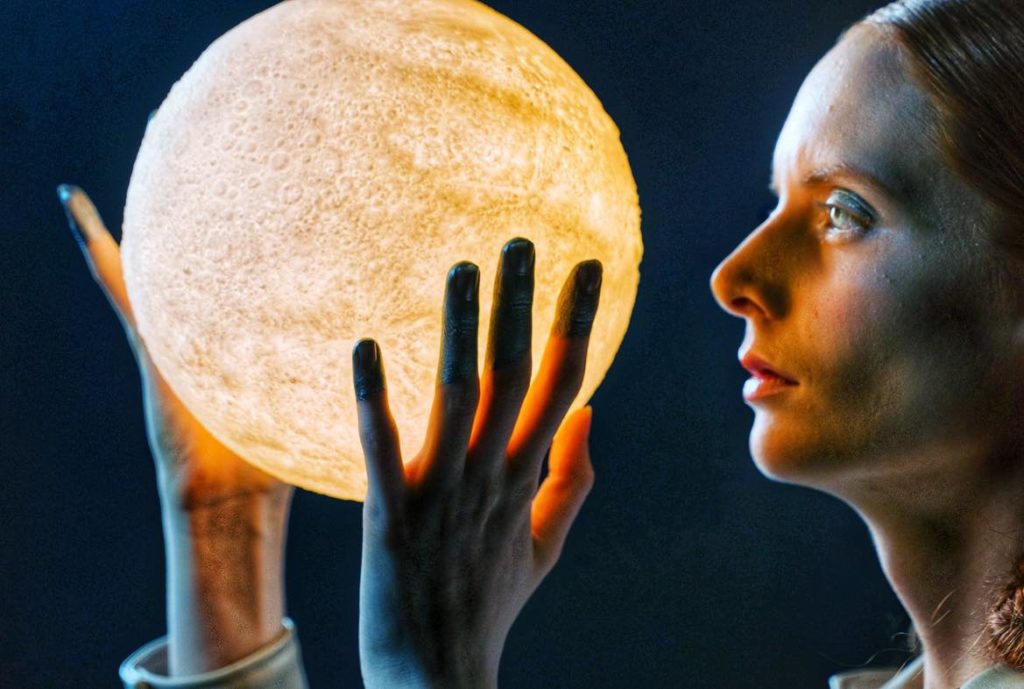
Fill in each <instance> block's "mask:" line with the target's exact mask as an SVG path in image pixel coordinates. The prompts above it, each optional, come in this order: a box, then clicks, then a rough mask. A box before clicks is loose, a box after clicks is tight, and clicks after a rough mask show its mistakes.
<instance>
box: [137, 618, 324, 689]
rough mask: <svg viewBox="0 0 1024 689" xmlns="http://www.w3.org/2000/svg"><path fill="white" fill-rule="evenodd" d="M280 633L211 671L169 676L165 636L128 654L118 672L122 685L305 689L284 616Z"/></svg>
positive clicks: (295, 646)
mask: <svg viewBox="0 0 1024 689" xmlns="http://www.w3.org/2000/svg"><path fill="white" fill-rule="evenodd" d="M283 626H284V629H283V631H282V632H281V634H280V635H279V636H278V637H277V638H276V639H274V640H273V641H271V642H270V643H269V644H267V645H266V646H264V647H263V648H260V649H258V650H257V651H255V652H253V653H252V654H250V655H248V656H246V657H245V658H242V659H240V660H236V661H235V662H233V663H231V664H230V665H226V666H224V667H222V668H217V669H216V670H211V671H210V672H204V673H201V674H198V675H180V676H176V677H171V676H169V675H168V669H167V637H161V638H159V639H157V640H156V641H151V642H150V643H148V644H146V645H145V646H143V647H142V648H140V649H139V650H137V651H135V652H134V653H132V654H131V655H130V656H128V657H127V658H126V659H125V661H124V662H123V663H121V668H120V671H119V674H120V675H121V682H123V683H124V686H125V689H307V684H306V674H305V671H304V670H303V668H302V655H301V652H300V649H299V639H298V636H297V635H296V633H295V624H294V623H293V622H292V621H291V620H290V619H288V618H287V617H286V618H284V620H283Z"/></svg>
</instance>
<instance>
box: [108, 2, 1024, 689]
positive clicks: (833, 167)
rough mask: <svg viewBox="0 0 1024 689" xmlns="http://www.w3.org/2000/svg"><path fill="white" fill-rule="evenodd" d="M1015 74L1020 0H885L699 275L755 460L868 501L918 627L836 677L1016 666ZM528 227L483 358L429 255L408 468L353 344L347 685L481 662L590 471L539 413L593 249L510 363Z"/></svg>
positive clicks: (890, 571)
mask: <svg viewBox="0 0 1024 689" xmlns="http://www.w3.org/2000/svg"><path fill="white" fill-rule="evenodd" d="M1022 90H1024V8H1022V7H1020V6H1018V4H1017V3H1016V2H1015V1H1014V0H912V1H906V2H898V3H894V4H893V5H890V6H889V7H887V8H885V9H883V10H880V11H879V12H877V13H876V14H874V15H872V16H871V17H869V18H867V19H866V20H864V21H863V22H861V23H859V24H858V25H856V26H855V27H853V28H852V29H851V30H849V31H848V32H847V33H846V34H844V36H843V37H842V38H841V39H840V41H839V42H838V44H837V45H836V46H835V47H834V48H833V49H832V50H831V51H830V52H829V53H828V54H827V55H826V56H825V57H824V58H823V59H822V60H821V62H819V64H818V65H817V66H816V67H815V68H814V70H812V72H811V73H810V75H809V76H808V77H807V79H806V81H805V82H804V84H803V86H802V87H801V89H800V92H799V93H798V95H797V97H796V101H795V102H794V105H793V108H792V110H791V112H790V115H789V117H788V118H787V121H786V124H785V125H784V127H783V130H782V133H781V135H780V137H779V140H778V143H777V146H776V150H775V155H774V161H773V178H774V179H773V187H774V189H775V191H776V193H777V194H778V196H779V202H778V205H777V207H776V209H775V210H774V212H773V213H772V214H771V216H770V217H769V218H768V219H766V220H765V221H764V222H763V223H762V224H761V225H760V226H759V227H758V228H756V229H755V230H754V231H753V232H752V233H751V234H750V236H749V237H748V238H747V239H746V240H745V241H744V242H743V243H742V244H741V245H740V246H739V247H738V248H737V249H736V250H735V251H734V252H733V253H732V254H731V255H730V256H729V257H728V258H726V259H725V260H724V261H723V262H722V264H721V265H720V266H719V267H718V268H717V269H716V271H715V272H714V275H713V276H712V290H713V292H714V296H715V298H716V299H717V300H718V302H719V303H720V304H721V305H722V307H723V308H725V309H726V310H727V311H728V312H730V313H732V314H734V315H736V316H739V317H742V318H743V319H744V320H745V322H746V337H745V339H744V342H743V344H742V345H741V348H740V356H741V360H742V363H743V365H744V366H745V367H747V368H748V369H750V371H751V373H752V374H753V377H752V378H751V379H750V380H749V381H748V382H747V384H746V385H745V386H744V397H745V399H746V401H747V402H748V404H750V405H751V406H752V407H753V409H754V411H755V422H754V426H753V429H752V431H751V436H750V447H751V454H752V455H753V458H754V460H755V462H756V464H757V466H758V467H759V468H760V470H761V471H762V472H763V473H765V474H766V475H767V476H769V477H771V478H774V479H776V480H780V481H787V482H791V483H797V484H801V485H806V486H812V487H815V488H818V489H820V490H823V491H826V492H828V493H830V494H832V495H835V496H836V497H838V498H840V499H841V500H843V501H845V502H846V503H848V504H849V505H850V506H851V507H853V508H854V509H855V510H856V511H857V512H858V513H859V514H860V515H861V516H862V517H863V518H864V520H865V521H866V523H867V524H868V526H869V528H870V530H871V533H872V536H873V538H874V542H875V544H876V547H877V550H878V554H879V557H880V559H881V562H882V565H883V569H884V571H885V573H886V575H887V577H888V578H889V580H890V582H891V583H892V585H893V587H894V589H895V591H896V593H897V594H898V595H899V597H900V599H901V601H902V602H903V604H904V606H905V607H906V609H907V611H908V612H909V614H910V616H911V618H912V620H913V623H914V627H915V629H916V632H917V634H918V635H919V637H920V640H921V645H922V648H923V652H922V653H921V655H920V656H919V658H918V659H917V660H915V661H914V662H913V663H911V664H910V665H909V666H908V667H906V668H904V669H903V670H902V671H901V672H900V673H899V674H898V675H897V676H896V677H894V678H892V679H891V680H890V681H888V683H885V680H883V679H878V677H877V674H876V675H872V676H870V677H869V676H867V675H864V676H860V677H850V676H847V677H837V678H835V680H834V686H844V683H845V685H850V686H854V684H853V683H856V684H855V686H858V687H861V686H865V687H866V686H872V687H878V686H881V685H882V684H883V683H884V684H885V687H886V689H897V688H899V689H907V688H910V687H915V688H924V689H947V688H950V687H963V688H964V689H968V688H969V689H982V688H992V687H999V688H1002V687H1018V686H1020V687H1024V566H1022V558H1021V556H1022V554H1024V475H1022V474H1024V461H1022V460H1024V448H1022V441H1024V438H1022V433H1021V430H1022V429H1024V426H1022V424H1020V423H1019V422H1018V418H1017V414H1018V412H1019V410H1020V409H1021V401H1022V400H1021V397H1022V392H1024V390H1022V385H1021V384H1020V382H1021V381H1024V266H1022V264H1021V259H1022V258H1024V257H1022V256H1021V255H1020V254H1021V247H1022V246H1024V109H1022V108H1021V106H1020V101H1019V93H1020V92H1021V91H1022ZM115 249H116V247H114V248H109V250H108V254H107V256H108V259H109V257H116V254H115V253H114V251H115ZM530 251H531V247H530V246H529V244H528V243H527V242H524V241H521V240H520V241H515V242H512V243H511V244H510V246H508V247H507V248H506V251H505V261H504V262H503V273H502V276H501V277H499V280H498V285H497V287H498V292H499V295H501V298H500V299H497V300H496V307H495V308H496V309H497V313H496V321H497V322H498V323H499V325H498V326H496V327H495V328H494V329H492V332H491V336H490V338H489V343H488V360H487V362H485V366H484V374H483V376H482V377H481V378H480V380H477V376H476V370H477V369H476V362H475V361H474V353H475V347H474V346H472V345H473V343H474V342H475V341H476V332H475V330H476V301H475V297H476V290H477V285H476V277H475V270H474V269H473V268H472V267H471V266H460V267H457V269H455V270H453V272H452V274H451V275H450V279H449V289H448V292H447V295H446V300H445V309H446V313H447V316H448V317H447V318H446V323H447V324H448V326H447V327H446V332H445V339H444V343H443V345H442V362H441V367H440V370H441V374H440V376H439V380H438V386H437V389H436V391H435V407H434V409H435V412H434V414H433V415H432V420H431V426H430V430H429V431H428V434H427V442H426V443H425V444H424V448H423V450H422V451H421V452H420V454H419V455H418V456H417V457H416V458H414V459H413V460H412V461H409V462H408V463H406V465H405V467H404V469H403V464H402V459H401V458H400V457H399V456H398V450H397V448H398V442H397V438H396V435H395V425H394V423H393V421H392V419H391V417H390V414H389V412H388V406H387V387H386V384H385V379H384V375H383V364H382V356H381V353H380V351H379V349H378V348H377V346H376V345H375V344H374V343H372V342H362V343H360V344H359V345H358V346H357V348H356V350H355V352H354V368H355V378H356V394H357V397H358V399H359V416H360V419H359V423H360V430H361V436H362V439H363V444H364V451H365V454H366V460H367V470H368V473H369V476H370V493H369V495H368V497H367V502H366V507H365V510H364V554H363V567H364V570H363V573H364V576H363V580H362V588H361V611H360V616H361V617H360V646H361V648H360V652H361V657H362V661H363V673H364V677H365V679H366V683H367V686H369V687H406V686H409V687H413V686H415V687H423V686H445V687H486V686H494V685H496V678H497V668H498V663H499V660H500V656H501V649H502V645H503V643H504V639H505V636H506V634H507V632H508V630H509V628H510V626H511V624H512V622H513V620H514V619H515V617H516V615H517V614H518V612H519V611H520V610H521V608H522V606H523V604H524V603H525V601H526V600H527V599H528V598H529V596H530V595H531V594H532V592H533V591H534V590H535V588H536V586H537V585H538V584H539V582H540V580H541V579H542V578H543V577H544V575H545V574H546V573H547V571H549V569H550V567H551V566H552V565H553V564H554V562H555V561H556V560H557V558H558V553H559V550H560V547H561V544H562V543H563V541H564V538H565V535H566V532H567V530H568V528H569V526H570V525H571V523H572V521H573V519H574V517H575V514H576V512H577V511H578V509H579V507H580V505H581V503H582V501H583V500H584V499H585V496H586V494H587V492H588V490H589V488H590V486H591V483H592V480H593V472H592V470H591V467H590V462H589V457H588V451H587V440H586V437H587V430H588V427H589V411H588V410H583V411H580V412H577V413H576V414H575V415H573V416H571V417H569V419H568V420H567V421H566V422H565V423H564V424H562V425H561V430H560V431H559V432H558V434H557V435H556V434H555V429H556V428H558V427H559V424H561V422H562V417H563V415H564V414H565V412H566V410H567V408H568V405H569V403H570V401H571V399H572V398H573V397H574V395H575V391H576V389H577V387H578V384H579V379H580V376H581V373H582V367H583V362H584V358H585V352H586V342H587V336H588V333H589V325H590V323H591V322H592V319H593V315H594V309H595V308H596V304H597V294H598V288H599V269H598V266H596V265H593V264H590V265H584V266H581V267H579V268H578V269H577V270H576V271H575V274H574V276H572V277H571V279H570V281H569V282H568V283H567V288H566V289H565V290H564V291H563V300H562V307H561V311H562V317H561V318H560V319H559V323H560V326H559V327H558V328H557V329H556V332H554V333H553V334H552V335H553V336H552V338H551V340H550V342H549V345H548V348H547V351H546V352H545V358H544V363H543V365H542V370H541V373H540V374H539V376H538V378H537V380H536V381H535V382H534V384H533V385H532V386H530V387H529V389H527V384H528V380H527V376H528V371H529V370H530V366H529V360H528V357H529V352H528V350H526V348H525V346H524V344H523V343H525V342H527V341H528V340H529V337H528V327H529V324H528V321H527V320H524V318H523V313H522V312H523V311H524V309H523V308H521V305H522V304H523V303H524V302H525V301H527V297H528V294H529V293H530V291H531V285H530V284H529V283H530V280H529V275H530V269H531V267H530V262H529V260H528V258H529V253H530ZM523 253H525V254H527V257H526V258H524V257H523V256H522V254H523ZM96 255H97V254H95V253H94V254H93V256H94V257H95V256H96ZM523 261H525V265H527V266H528V268H527V269H526V270H525V274H524V275H520V272H523V271H521V270H519V269H518V268H517V267H521V266H523V265H524V263H523ZM115 263H116V262H113V263H111V265H114V264H115ZM513 268H516V269H515V270H510V269H513ZM111 270H112V273H113V272H116V270H114V269H111ZM512 273H514V275H512ZM115 283H116V281H115ZM104 284H106V285H108V290H110V289H111V288H110V284H111V283H104ZM118 285H119V283H117V284H115V287H117V286H118ZM124 304H125V305H126V304H127V302H126V301H125V302H124ZM516 305H520V307H519V308H517V307H516ZM526 313H528V311H526ZM520 403H521V404H522V407H521V408H520ZM549 443H552V445H551V458H550V472H549V475H548V477H547V478H546V480H545V482H544V483H543V484H542V486H541V488H540V491H539V492H537V493H536V495H534V491H533V487H534V486H535V485H536V480H537V478H538V476H539V468H540V464H541V461H542V458H543V454H544V451H545V449H546V448H547V446H548V444H549Z"/></svg>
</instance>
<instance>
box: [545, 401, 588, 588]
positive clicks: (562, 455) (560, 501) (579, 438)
mask: <svg viewBox="0 0 1024 689" xmlns="http://www.w3.org/2000/svg"><path fill="white" fill-rule="evenodd" d="M592 417H593V410H592V409H591V407H589V406H588V407H583V408H582V409H580V410H578V411H576V412H575V413H573V414H572V415H571V416H569V418H568V419H566V421H565V423H563V424H562V427H561V428H560V429H559V430H558V433H556V434H555V437H554V439H553V440H552V443H551V453H550V456H549V458H548V475H547V478H545V479H544V483H542V484H541V486H540V489H539V490H538V491H537V495H536V497H535V498H534V500H533V506H532V508H531V511H530V526H531V530H532V532H533V542H534V554H535V556H536V563H537V566H538V569H539V574H540V578H543V577H544V576H546V575H547V573H548V572H549V571H550V570H551V568H552V567H554V566H555V563H556V562H557V561H558V558H559V556H560V555H561V554H562V546H563V545H564V544H565V539H566V536H568V534H569V527H571V526H572V524H573V522H574V521H575V520H576V515H577V514H578V513H579V511H580V507H582V506H583V501H584V500H586V499H587V495H588V494H589V493H590V489H591V488H592V487H593V485H594V467H593V465H592V464H591V463H590V444H589V436H590V423H591V419H592Z"/></svg>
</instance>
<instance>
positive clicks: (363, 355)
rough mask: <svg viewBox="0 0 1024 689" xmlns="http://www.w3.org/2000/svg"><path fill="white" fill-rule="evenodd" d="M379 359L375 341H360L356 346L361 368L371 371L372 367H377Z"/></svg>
mask: <svg viewBox="0 0 1024 689" xmlns="http://www.w3.org/2000/svg"><path fill="white" fill-rule="evenodd" d="M379 358H380V357H379V356H378V353H377V343H376V342H374V341H373V340H360V341H359V343H358V344H356V360H357V361H358V363H359V366H360V368H363V369H369V368H370V367H372V366H376V365H377V361H378V360H379Z"/></svg>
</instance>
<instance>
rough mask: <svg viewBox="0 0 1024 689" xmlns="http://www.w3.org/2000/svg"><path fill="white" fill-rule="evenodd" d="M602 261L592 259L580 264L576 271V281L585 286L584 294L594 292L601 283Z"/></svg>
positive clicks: (582, 286)
mask: <svg viewBox="0 0 1024 689" xmlns="http://www.w3.org/2000/svg"><path fill="white" fill-rule="evenodd" d="M601 273H602V266H601V262H600V261H598V260H597V259H592V260H590V261H587V262H585V263H583V264H581V265H580V267H579V271H578V272H577V273H576V283H577V284H578V285H579V286H580V287H581V288H583V292H584V294H593V293H594V292H596V291H597V288H598V287H600V285H601Z"/></svg>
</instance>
